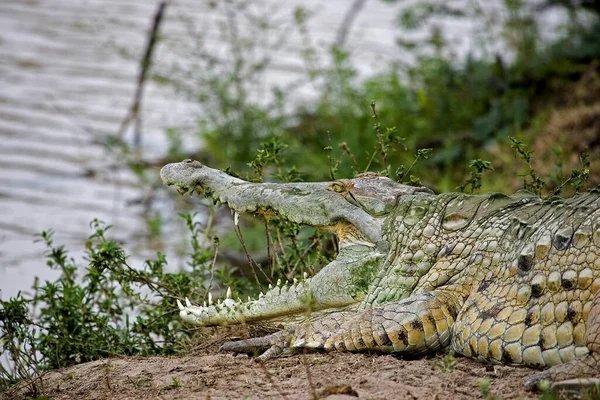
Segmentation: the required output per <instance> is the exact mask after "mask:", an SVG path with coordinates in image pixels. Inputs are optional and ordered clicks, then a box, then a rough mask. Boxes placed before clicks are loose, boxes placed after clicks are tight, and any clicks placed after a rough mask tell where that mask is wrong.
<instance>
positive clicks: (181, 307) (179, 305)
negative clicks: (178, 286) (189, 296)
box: [177, 299, 187, 315]
mask: <svg viewBox="0 0 600 400" xmlns="http://www.w3.org/2000/svg"><path fill="white" fill-rule="evenodd" d="M177 307H179V309H180V310H181V311H183V312H185V311H184V310H185V307H184V306H183V304H181V302H180V301H179V299H177ZM186 315H187V314H186Z"/></svg>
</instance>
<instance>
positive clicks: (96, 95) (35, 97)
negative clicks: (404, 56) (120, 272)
mask: <svg viewBox="0 0 600 400" xmlns="http://www.w3.org/2000/svg"><path fill="white" fill-rule="evenodd" d="M269 3H272V4H273V7H276V8H277V10H278V12H279V13H280V14H285V13H286V12H289V13H290V14H291V13H292V12H293V9H294V8H295V7H296V6H297V5H299V4H301V5H303V6H305V7H307V8H308V9H309V10H314V11H315V15H316V16H315V18H314V19H313V20H312V21H311V27H312V28H313V30H312V34H313V36H314V37H316V38H318V40H320V41H323V42H327V41H331V40H332V38H333V37H334V36H335V33H336V31H337V29H338V27H339V25H340V23H341V21H342V19H343V16H344V13H345V11H346V9H347V7H348V6H349V5H350V2H347V1H344V0H334V1H328V2H322V1H313V0H310V1H285V2H281V1H280V0H268V1H265V4H267V6H268V5H269ZM207 4H208V2H205V1H200V0H197V1H193V0H181V1H173V2H172V3H171V4H170V5H169V8H168V10H167V14H166V20H165V22H164V24H163V26H162V27H161V29H162V31H163V32H164V34H165V35H167V36H170V37H171V38H173V37H176V36H177V35H181V39H182V40H185V39H186V36H185V30H184V29H182V28H181V20H180V17H181V16H182V15H185V16H188V17H192V18H195V17H196V16H198V18H200V17H201V16H204V15H206V13H208V10H207V8H206V7H207ZM155 8H156V2H153V1H148V0H128V1H121V0H2V1H1V2H0V291H1V292H0V297H1V298H7V297H9V296H12V295H15V294H16V293H17V292H18V291H19V290H27V289H29V288H30V287H31V284H32V282H33V277H34V276H36V275H37V276H40V277H41V278H42V279H44V278H49V277H51V276H52V274H53V272H52V271H50V270H49V269H48V268H47V267H46V266H45V263H44V261H43V258H42V253H43V250H44V249H43V246H42V244H41V243H34V239H35V238H34V234H35V233H38V232H40V231H42V230H44V229H48V228H53V229H54V230H55V231H56V234H55V242H56V243H58V244H65V245H66V247H67V249H70V250H72V252H71V255H72V256H74V257H75V258H76V259H78V258H79V257H80V256H81V253H80V251H81V249H83V244H84V241H85V238H86V237H87V236H88V235H89V234H90V230H89V222H90V220H92V219H93V218H98V219H100V220H102V221H105V222H107V223H110V224H112V225H113V226H114V228H113V230H112V236H113V237H114V238H116V239H118V240H120V241H122V242H124V244H125V247H126V249H127V251H128V252H129V253H133V254H134V255H135V257H134V259H135V260H137V261H139V260H143V259H144V258H146V257H150V256H152V255H153V254H154V252H155V249H154V248H152V247H151V246H150V245H149V242H148V228H147V225H146V224H145V223H144V220H143V218H142V217H141V214H142V212H143V207H142V205H141V204H142V200H143V199H144V198H145V196H147V193H146V192H145V191H144V190H147V189H143V188H140V187H139V186H138V184H137V180H136V179H135V178H134V177H133V176H132V175H131V173H129V172H128V171H127V170H125V169H120V168H118V162H117V161H118V160H117V159H116V158H115V155H114V154H113V153H111V152H110V151H108V150H107V149H106V148H104V147H103V146H102V145H101V143H102V142H103V139H105V138H106V137H107V135H109V134H114V133H115V132H116V131H117V129H118V127H119V123H120V121H121V120H122V118H123V117H124V115H125V114H126V110H127V107H128V106H129V104H130V101H131V97H132V96H133V92H134V90H135V82H136V75H137V70H138V59H139V56H140V55H141V53H142V51H143V48H144V43H145V34H146V31H147V30H148V28H149V25H150V21H151V18H152V15H153V13H154V12H155ZM391 10H392V8H391V7H390V6H389V5H386V4H384V3H383V2H380V1H368V2H367V5H366V6H365V7H364V9H363V10H362V11H361V13H360V15H359V18H358V19H357V20H356V23H355V24H354V25H353V28H352V31H351V35H350V37H349V43H351V46H350V48H351V49H352V52H353V57H354V58H355V59H356V60H358V61H359V67H360V68H361V69H362V70H364V71H369V70H371V69H373V68H377V65H376V64H377V63H378V62H379V60H381V59H382V55H385V56H386V57H396V56H398V54H397V50H396V49H395V47H394V44H393V42H394V34H395V31H394V30H393V29H392V28H393V20H394V17H395V13H396V12H395V11H391ZM207 35H208V38H209V39H211V38H212V39H211V40H213V41H214V43H215V44H217V45H218V40H219V39H218V35H217V32H211V31H209V32H207ZM289 40H290V45H289V46H284V48H283V49H282V50H281V52H282V53H281V54H278V55H277V56H276V57H274V58H275V59H276V60H278V61H277V62H276V63H275V65H273V66H272V68H271V69H270V70H269V72H268V74H267V76H268V79H270V80H272V82H273V83H279V82H288V81H290V80H291V79H293V78H294V74H298V72H294V66H298V65H300V62H299V60H298V56H297V51H298V48H299V47H300V46H299V40H300V39H299V38H296V37H290V39H289ZM123 49H125V50H127V51H128V52H129V53H131V55H130V56H124V55H123V52H122V51H121V50H123ZM156 57H159V60H158V61H172V60H173V59H174V57H176V56H174V55H172V54H171V53H170V52H169V49H168V48H164V47H163V48H159V51H158V52H157V54H156ZM384 58H385V57H384ZM296 71H297V70H296ZM147 89H148V90H146V94H145V97H144V109H143V121H144V122H143V124H144V137H143V140H144V141H143V151H144V154H145V155H146V156H147V157H149V158H152V157H154V156H158V155H160V154H161V152H162V149H163V148H164V146H165V140H164V131H165V129H166V128H169V127H176V126H185V125H187V126H193V124H194V121H195V120H196V115H197V112H198V110H197V109H196V107H195V106H194V105H193V104H190V103H188V102H186V100H183V99H182V98H181V97H180V96H177V95H175V94H174V93H172V92H171V91H170V90H168V89H167V88H164V87H157V86H155V85H154V84H152V83H150V84H149V87H148V88H147ZM166 229H171V228H169V227H167V228H166ZM182 236H183V235H182ZM182 240H183V239H182ZM171 250H172V249H171ZM163 251H165V252H166V253H167V255H169V252H170V250H169V248H166V249H164V250H163Z"/></svg>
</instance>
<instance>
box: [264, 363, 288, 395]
mask: <svg viewBox="0 0 600 400" xmlns="http://www.w3.org/2000/svg"><path fill="white" fill-rule="evenodd" d="M258 364H259V365H260V366H261V368H262V369H263V371H264V372H265V374H266V375H267V379H268V380H269V383H270V384H271V385H272V386H273V387H274V388H275V390H277V393H279V395H280V396H281V398H282V399H284V400H287V396H286V395H285V393H283V391H282V390H281V388H280V387H279V385H278V384H277V383H275V381H274V380H273V377H272V376H271V373H270V372H269V370H268V369H267V367H266V366H265V362H264V361H263V360H260V359H258Z"/></svg>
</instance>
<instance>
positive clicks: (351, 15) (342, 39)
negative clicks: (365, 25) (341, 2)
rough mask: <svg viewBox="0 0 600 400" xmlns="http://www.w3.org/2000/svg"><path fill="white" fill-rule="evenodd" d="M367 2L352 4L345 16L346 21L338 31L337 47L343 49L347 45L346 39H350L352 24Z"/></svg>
mask: <svg viewBox="0 0 600 400" xmlns="http://www.w3.org/2000/svg"><path fill="white" fill-rule="evenodd" d="M366 2H367V1H366V0H354V3H352V5H351V6H350V8H349V9H348V11H346V15H344V19H343V20H342V23H341V25H340V28H339V30H338V33H337V38H336V39H335V45H336V46H337V47H343V46H344V44H345V43H346V38H347V37H348V32H350V29H351V28H352V23H353V22H354V20H355V19H356V17H357V16H358V13H359V12H360V10H361V9H362V8H363V6H364V5H365V3H366Z"/></svg>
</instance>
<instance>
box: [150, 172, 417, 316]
mask: <svg viewBox="0 0 600 400" xmlns="http://www.w3.org/2000/svg"><path fill="white" fill-rule="evenodd" d="M160 175H161V178H162V180H163V182H164V183H165V184H166V185H174V186H176V187H177V190H178V191H179V192H180V193H187V192H197V193H199V194H200V193H204V194H205V195H206V196H209V197H212V198H213V199H215V200H217V201H219V202H221V203H223V204H225V205H227V206H228V207H229V208H231V209H232V210H233V211H234V212H235V213H236V214H237V213H244V212H250V213H275V214H277V215H278V216H280V217H283V218H285V219H287V220H289V221H292V222H296V223H299V224H305V225H310V226H314V227H318V228H322V229H328V230H331V231H333V232H334V233H335V234H336V235H337V237H338V240H339V253H338V255H337V257H336V259H335V260H334V261H332V262H331V263H329V264H328V265H327V266H326V267H324V268H323V269H322V270H321V271H320V272H319V273H317V274H316V275H315V276H312V277H307V278H305V279H304V280H302V281H298V282H294V283H293V284H287V283H286V284H283V285H281V284H278V285H277V286H276V287H274V288H271V289H270V290H269V291H268V292H267V293H266V294H264V295H263V294H261V295H260V296H259V298H258V299H254V300H248V301H245V302H241V301H239V300H234V299H232V298H231V295H230V293H229V291H228V296H227V299H225V300H224V301H223V302H217V303H216V304H213V303H212V301H210V300H211V299H210V298H209V303H208V304H206V305H204V306H194V305H191V304H190V303H189V302H188V301H187V299H186V303H187V304H186V306H184V305H183V304H181V303H179V308H180V310H181V311H180V315H181V316H182V317H183V318H184V319H185V320H186V321H189V322H192V323H195V324H198V325H203V326H210V325H230V324H240V323H252V322H259V321H265V320H272V319H281V317H286V316H290V315H304V314H306V312H308V311H318V310H328V311H329V310H335V309H344V308H348V307H352V306H353V305H357V304H358V303H360V302H361V301H362V300H363V299H364V298H365V296H366V294H367V292H368V289H369V286H370V285H371V284H372V282H373V279H374V278H375V276H376V275H377V274H378V272H380V270H381V267H382V265H383V263H384V260H385V258H386V256H387V254H388V251H389V247H390V246H389V243H387V241H386V240H385V239H384V235H383V234H382V230H383V226H384V222H385V220H386V218H387V217H388V216H389V215H390V214H391V213H392V211H393V210H394V208H395V207H396V205H397V203H398V201H399V198H401V197H402V196H405V195H409V194H413V193H415V192H419V191H421V192H422V191H428V189H425V188H415V187H412V186H407V185H402V184H399V183H396V182H394V181H392V180H391V179H389V178H386V177H381V176H378V175H377V174H373V173H368V174H362V175H359V176H357V177H356V178H354V179H341V180H337V181H334V182H301V183H284V184H279V183H250V182H246V181H243V180H241V179H238V178H235V177H232V176H230V175H228V174H226V173H224V172H222V171H219V170H215V169H212V168H209V167H207V166H205V165H202V164H201V163H200V162H198V161H194V160H184V161H182V162H180V163H174V164H168V165H166V166H165V167H163V168H162V170H161V171H160ZM235 219H236V220H237V216H236V217H235Z"/></svg>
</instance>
